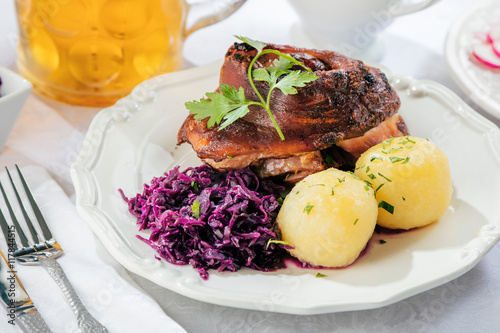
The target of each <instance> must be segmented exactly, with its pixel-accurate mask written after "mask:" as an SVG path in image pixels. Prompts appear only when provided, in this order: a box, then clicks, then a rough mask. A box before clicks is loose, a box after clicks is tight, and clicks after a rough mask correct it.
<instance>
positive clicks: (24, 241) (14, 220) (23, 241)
mask: <svg viewBox="0 0 500 333" xmlns="http://www.w3.org/2000/svg"><path fill="white" fill-rule="evenodd" d="M0 190H1V191H2V195H3V199H4V201H5V203H6V205H7V209H8V210H9V214H10V218H11V220H12V223H13V224H14V227H16V233H17V234H18V235H19V240H20V241H21V244H22V246H23V247H27V246H29V242H28V238H26V235H25V234H24V231H23V229H22V228H21V226H20V225H19V222H18V221H17V218H16V215H15V214H14V211H13V210H12V206H11V205H10V202H9V199H7V194H5V190H4V189H3V186H2V183H1V182H0ZM2 217H3V220H2V221H1V222H2V230H3V229H4V227H8V223H7V221H5V216H3V214H2ZM3 222H5V226H3ZM4 234H5V232H4ZM5 237H7V235H6V236H5ZM6 239H7V238H6Z"/></svg>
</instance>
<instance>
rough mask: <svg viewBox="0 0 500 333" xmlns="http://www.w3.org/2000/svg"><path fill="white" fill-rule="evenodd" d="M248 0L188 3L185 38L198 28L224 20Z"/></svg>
mask: <svg viewBox="0 0 500 333" xmlns="http://www.w3.org/2000/svg"><path fill="white" fill-rule="evenodd" d="M245 2H246V0H212V1H204V2H199V3H194V4H191V5H188V17H187V20H186V25H185V27H184V38H185V37H187V36H189V35H190V34H192V33H193V32H195V31H196V30H198V29H201V28H204V27H206V26H209V25H212V24H214V23H217V22H219V21H222V20H223V19H225V18H226V17H228V16H230V15H232V14H233V13H234V12H235V11H237V10H238V9H239V8H240V7H241V6H242V5H243V4H244V3H245Z"/></svg>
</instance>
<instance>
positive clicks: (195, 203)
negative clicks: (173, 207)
mask: <svg viewBox="0 0 500 333" xmlns="http://www.w3.org/2000/svg"><path fill="white" fill-rule="evenodd" d="M191 212H192V213H193V217H194V218H195V219H199V218H200V202H199V201H198V200H195V201H193V204H192V205H191Z"/></svg>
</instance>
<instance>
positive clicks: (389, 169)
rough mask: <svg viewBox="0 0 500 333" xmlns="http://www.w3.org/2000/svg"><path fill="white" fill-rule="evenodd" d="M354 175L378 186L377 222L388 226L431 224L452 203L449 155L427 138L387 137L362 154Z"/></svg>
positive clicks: (400, 226)
mask: <svg viewBox="0 0 500 333" xmlns="http://www.w3.org/2000/svg"><path fill="white" fill-rule="evenodd" d="M355 174H356V175H357V176H358V177H359V178H361V179H363V180H365V181H369V182H370V183H371V184H372V187H373V188H374V189H375V196H376V198H377V201H378V205H379V212H378V224H379V225H380V226H382V227H385V228H390V229H412V228H416V227H422V226H425V225H428V224H430V223H432V222H435V221H436V220H438V219H439V218H440V217H441V216H442V215H443V214H444V212H445V211H446V209H447V207H448V205H449V204H450V200H451V193H452V186H451V176H450V167H449V163H448V157H447V156H446V155H445V154H444V153H443V152H442V151H441V150H439V148H437V147H436V146H435V145H433V144H432V143H431V142H429V141H428V140H425V139H421V138H417V137H413V136H405V137H398V138H392V139H388V140H385V141H383V142H382V143H380V144H378V145H376V146H373V147H371V148H370V149H368V150H367V151H366V152H365V153H363V154H362V155H361V157H360V158H359V159H358V161H357V162H356V170H355Z"/></svg>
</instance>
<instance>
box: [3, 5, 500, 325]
mask: <svg viewBox="0 0 500 333" xmlns="http://www.w3.org/2000/svg"><path fill="white" fill-rule="evenodd" d="M473 3H474V1H471V0H455V1H453V0H442V1H441V2H439V3H438V4H436V5H435V6H433V7H431V8H428V9H426V10H424V11H421V12H419V13H415V14H411V15H407V16H405V17H401V18H398V19H396V20H395V21H394V22H393V23H392V25H391V26H389V27H388V28H387V29H386V30H385V31H384V32H383V34H382V38H383V41H384V43H385V46H386V53H385V55H384V57H383V58H382V59H380V63H382V64H383V65H385V66H387V67H389V68H390V69H391V70H392V71H394V72H396V73H400V74H407V75H410V76H413V77H415V78H419V79H430V80H434V81H437V82H439V83H441V84H443V85H445V86H447V87H449V88H450V89H451V90H453V91H454V92H455V93H457V94H458V95H459V96H461V97H462V98H463V99H464V100H465V101H466V102H468V103H469V104H470V105H471V106H472V107H473V108H474V109H476V110H477V111H478V112H479V113H480V114H482V115H484V116H485V117H486V118H488V119H490V120H492V121H493V122H494V123H495V124H496V125H500V120H499V119H495V118H493V117H492V116H490V115H488V114H487V113H485V112H484V111H483V110H481V109H480V108H478V107H477V106H475V105H473V104H472V102H471V101H470V100H469V99H468V98H467V96H466V95H465V94H464V93H463V92H462V91H461V90H460V89H459V87H458V86H457V85H456V84H455V82H454V81H453V79H452V77H451V76H450V74H449V72H448V70H447V67H446V62H445V59H444V51H443V47H444V42H445V38H446V34H447V32H448V29H449V28H450V25H451V24H452V23H453V22H454V20H456V19H457V17H458V16H459V15H460V14H461V13H462V12H463V11H464V10H465V9H467V8H468V7H469V6H471V5H472V4H473ZM278 12H279V13H280V15H279V16H278V15H276V13H278ZM257 13H258V18H257V16H256V15H257ZM499 19H500V18H499ZM297 24H298V19H297V17H296V16H295V14H294V13H293V12H292V11H291V9H290V8H288V7H287V4H286V2H285V1H284V0H273V1H269V0H250V1H249V2H248V3H247V4H245V5H244V6H243V7H242V8H241V9H240V11H239V12H237V13H236V14H235V15H233V16H232V17H230V18H228V19H227V20H225V21H224V22H221V23H218V24H215V25H214V26H211V27H208V28H205V29H203V30H201V31H198V32H196V33H194V34H193V35H192V36H190V37H189V38H188V40H187V41H186V43H185V48H184V56H185V63H184V67H186V68H187V67H192V66H199V65H203V64H207V63H210V62H212V61H214V60H218V59H220V58H221V57H222V56H223V55H224V53H225V51H226V50H227V47H228V46H229V45H230V44H231V43H233V42H234V37H233V35H243V36H249V37H251V38H254V39H260V40H263V41H267V42H275V43H289V44H293V43H295V42H296V40H295V39H294V34H293V31H294V29H295V28H296V26H297ZM16 40H17V29H16V25H15V14H14V8H13V1H10V0H0V65H3V66H7V67H11V68H15V65H14V58H15V44H16ZM98 111H99V110H98V109H90V108H78V107H72V106H67V105H61V104H58V103H55V102H51V101H48V100H46V99H43V98H41V97H39V96H36V95H34V94H32V95H31V96H30V98H29V99H28V102H27V104H26V105H25V107H24V109H23V111H22V113H21V115H20V117H19V120H18V122H17V123H16V125H15V128H14V130H13V132H12V134H11V136H10V137H9V140H8V142H7V145H6V148H5V149H4V150H3V151H2V153H1V155H0V165H6V164H9V165H12V164H13V163H19V164H21V165H29V164H34V165H39V166H42V167H44V168H45V169H47V170H48V171H49V173H50V174H51V175H52V177H53V178H54V179H55V180H56V181H57V182H58V183H59V185H60V186H61V187H62V188H63V189H64V190H65V192H66V193H67V194H68V195H69V196H70V197H72V196H74V188H73V185H72V183H71V179H70V176H69V167H70V165H71V163H72V162H73V160H74V158H75V157H76V155H77V154H78V152H79V149H80V146H81V143H82V140H83V138H84V136H85V132H86V129H87V128H88V125H89V124H90V122H91V120H92V117H93V116H94V115H95V114H96V113H97V112H98ZM96 243H98V242H96ZM98 246H100V245H98ZM100 253H102V255H103V256H107V252H106V251H105V250H104V249H103V248H102V249H100ZM106 259H107V260H110V261H112V260H113V259H112V258H111V257H110V256H109V258H106ZM123 274H125V273H123ZM129 274H130V276H131V277H132V279H133V280H135V282H136V283H137V284H138V285H139V286H141V287H142V288H143V289H144V291H145V292H146V293H148V294H149V295H150V296H151V297H152V298H153V299H155V300H156V301H157V302H158V303H159V305H160V306H161V307H162V308H163V310H164V311H165V313H167V314H168V315H169V316H170V317H171V318H173V319H174V320H175V321H177V322H178V323H179V324H180V325H181V326H182V327H183V328H185V329H186V331H188V332H306V331H307V332H333V331H335V332H373V331H377V332H385V331H387V332H403V331H405V332H498V331H499V330H500V245H499V244H497V245H496V246H495V247H494V248H493V250H492V251H491V252H490V253H489V254H487V255H486V257H485V258H484V259H483V260H482V261H481V262H480V263H479V264H478V265H477V266H476V267H475V268H473V269H472V270H471V271H469V272H468V273H466V274H464V275H463V276H461V277H459V278H457V279H455V280H453V281H451V282H449V283H447V284H445V285H442V286H440V287H437V288H434V289H432V290H430V291H428V292H424V293H422V294H419V295H416V296H413V297H411V298H408V299H406V300H403V301H401V302H398V303H396V304H393V305H389V306H386V307H383V308H380V309H375V310H366V311H354V312H344V313H334V314H324V315H314V316H295V315H286V314H276V313H268V312H259V311H249V310H242V309H235V308H229V307H223V306H217V305H212V304H208V303H202V302H198V301H195V300H192V299H189V298H186V297H184V296H180V295H178V294H176V293H175V292H172V291H169V290H166V289H164V288H161V287H159V286H157V285H155V284H153V283H151V282H150V281H148V280H146V279H144V278H141V277H139V276H136V275H134V274H132V273H129ZM145 320H146V318H145Z"/></svg>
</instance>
